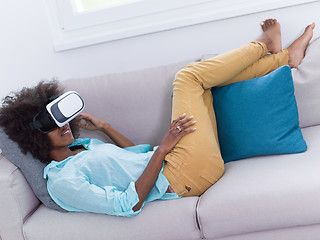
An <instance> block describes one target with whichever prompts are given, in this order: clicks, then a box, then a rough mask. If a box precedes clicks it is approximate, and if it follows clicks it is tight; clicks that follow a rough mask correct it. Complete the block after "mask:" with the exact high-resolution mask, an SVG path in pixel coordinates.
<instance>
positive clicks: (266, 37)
mask: <svg viewBox="0 0 320 240" xmlns="http://www.w3.org/2000/svg"><path fill="white" fill-rule="evenodd" d="M261 28H262V30H263V34H262V36H261V37H260V38H259V39H258V41H260V42H263V43H265V44H266V46H267V48H268V50H269V51H270V52H271V53H278V52H280V51H281V49H282V43H281V30H280V24H279V23H278V22H277V20H276V19H267V20H265V21H263V22H262V23H261Z"/></svg>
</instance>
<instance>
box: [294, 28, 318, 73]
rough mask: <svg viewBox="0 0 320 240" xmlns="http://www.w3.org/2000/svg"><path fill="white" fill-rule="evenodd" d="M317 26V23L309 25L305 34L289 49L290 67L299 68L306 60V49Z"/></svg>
mask: <svg viewBox="0 0 320 240" xmlns="http://www.w3.org/2000/svg"><path fill="white" fill-rule="evenodd" d="M315 25H316V24H315V23H312V24H310V25H308V26H307V27H306V29H305V30H304V33H303V34H302V35H301V36H300V37H299V38H297V39H296V40H295V41H294V42H293V43H292V44H291V45H290V46H289V47H288V54H289V66H290V67H291V68H296V67H297V66H299V64H300V63H301V61H302V59H303V58H304V55H305V52H306V48H307V46H308V44H309V42H310V40H311V38H312V37H313V29H314V27H315Z"/></svg>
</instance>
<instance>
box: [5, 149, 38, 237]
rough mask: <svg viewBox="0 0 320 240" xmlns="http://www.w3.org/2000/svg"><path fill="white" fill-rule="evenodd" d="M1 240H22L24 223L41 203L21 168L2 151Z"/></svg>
mask: <svg viewBox="0 0 320 240" xmlns="http://www.w3.org/2000/svg"><path fill="white" fill-rule="evenodd" d="M0 196H1V197H0V239H2V240H20V239H21V240H22V239H24V236H23V223H24V222H25V221H26V219H27V218H28V217H29V216H30V215H31V214H32V213H33V212H34V211H35V209H36V208H37V207H38V206H39V204H40V202H39V200H38V199H37V198H36V196H35V195H34V193H33V191H32V190H31V188H30V186H29V184H28V183H27V181H26V179H25V178H24V177H23V175H22V173H21V172H20V170H19V168H17V167H16V166H15V165H13V164H12V163H11V162H10V161H9V160H8V159H7V158H6V157H5V156H4V154H3V153H1V150H0Z"/></svg>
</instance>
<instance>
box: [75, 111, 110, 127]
mask: <svg viewBox="0 0 320 240" xmlns="http://www.w3.org/2000/svg"><path fill="white" fill-rule="evenodd" d="M76 119H77V121H78V124H79V126H80V127H81V128H83V129H86V130H90V131H94V130H102V129H103V128H104V127H105V125H106V122H104V121H102V120H100V119H99V118H97V117H95V116H93V115H91V114H89V113H80V114H79V115H78V116H77V118H76Z"/></svg>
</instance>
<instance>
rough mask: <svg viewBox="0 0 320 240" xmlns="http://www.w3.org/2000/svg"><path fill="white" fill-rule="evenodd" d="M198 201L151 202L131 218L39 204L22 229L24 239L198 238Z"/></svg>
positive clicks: (154, 239) (184, 199)
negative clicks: (196, 210)
mask: <svg viewBox="0 0 320 240" xmlns="http://www.w3.org/2000/svg"><path fill="white" fill-rule="evenodd" d="M197 200H198V198H197V197H189V198H183V199H178V200H170V201H155V202H150V203H147V204H146V205H145V207H144V208H143V211H142V212H141V213H140V214H138V215H137V216H135V217H133V218H123V217H116V216H109V215H104V214H94V213H72V212H70V213H67V214H65V213H60V212H57V211H52V210H50V209H47V208H45V207H43V206H41V207H40V208H39V209H38V210H37V211H36V212H35V213H34V214H33V215H32V217H31V218H30V219H29V220H28V222H27V223H26V224H25V227H24V232H25V235H26V239H32V240H43V239H46V240H57V239H59V240H70V239H90V240H101V239H112V240H117V239H119V240H123V239H141V240H143V239H145V240H159V239H176V240H178V239H188V240H192V239H200V233H199V230H198V228H197V223H196V221H195V216H194V214H195V212H194V211H195V207H196V204H197ZM44 219H46V221H44ZM39 226H41V227H39ZM61 229H63V234H62V233H61ZM48 233H50V234H48Z"/></svg>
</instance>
